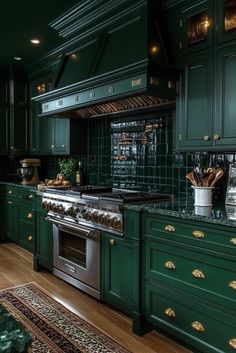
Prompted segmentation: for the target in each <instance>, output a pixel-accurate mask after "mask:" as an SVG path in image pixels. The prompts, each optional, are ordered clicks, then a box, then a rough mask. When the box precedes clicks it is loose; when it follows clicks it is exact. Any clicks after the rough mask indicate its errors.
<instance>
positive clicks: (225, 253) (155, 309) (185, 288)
mask: <svg viewBox="0 0 236 353" xmlns="http://www.w3.org/2000/svg"><path fill="white" fill-rule="evenodd" d="M143 229H144V249H143V250H144V252H143V255H144V278H143V281H142V283H143V293H144V299H143V312H144V321H146V322H148V323H149V324H152V325H153V327H154V328H157V329H160V330H162V331H164V332H166V333H167V334H168V335H172V336H174V337H175V338H176V339H178V340H181V341H182V342H184V343H185V344H187V345H189V346H190V347H191V348H193V349H194V350H197V351H200V352H204V353H219V352H224V353H230V352H233V350H235V349H236V320H235V311H236V272H235V259H236V258H235V249H236V248H234V251H233V249H232V247H233V246H234V247H235V235H234V234H235V232H234V229H232V228H231V229H230V228H229V227H228V228H227V227H224V226H221V225H216V224H212V225H211V224H207V223H203V222H197V221H188V220H184V221H181V220H179V219H178V218H174V217H173V218H172V217H167V216H166V217H165V216H162V215H150V214H144V216H143ZM220 245H221V247H220ZM216 249H217V251H216Z"/></svg>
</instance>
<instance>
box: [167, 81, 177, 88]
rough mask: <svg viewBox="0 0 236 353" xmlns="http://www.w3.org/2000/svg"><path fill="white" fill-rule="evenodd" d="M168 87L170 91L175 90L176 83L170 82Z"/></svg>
mask: <svg viewBox="0 0 236 353" xmlns="http://www.w3.org/2000/svg"><path fill="white" fill-rule="evenodd" d="M167 87H168V88H169V89H175V81H168V83H167Z"/></svg>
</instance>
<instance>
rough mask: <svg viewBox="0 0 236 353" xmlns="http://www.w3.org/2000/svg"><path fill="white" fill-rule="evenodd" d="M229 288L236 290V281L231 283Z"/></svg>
mask: <svg viewBox="0 0 236 353" xmlns="http://www.w3.org/2000/svg"><path fill="white" fill-rule="evenodd" d="M229 287H230V288H232V289H234V290H236V281H231V282H229Z"/></svg>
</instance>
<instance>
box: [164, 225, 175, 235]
mask: <svg viewBox="0 0 236 353" xmlns="http://www.w3.org/2000/svg"><path fill="white" fill-rule="evenodd" d="M165 230H166V231H167V232H170V233H173V232H175V227H174V226H172V225H170V224H168V225H167V226H165Z"/></svg>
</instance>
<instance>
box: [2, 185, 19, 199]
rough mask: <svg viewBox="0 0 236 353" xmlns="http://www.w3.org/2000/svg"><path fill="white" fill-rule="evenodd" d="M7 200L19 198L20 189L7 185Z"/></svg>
mask: <svg viewBox="0 0 236 353" xmlns="http://www.w3.org/2000/svg"><path fill="white" fill-rule="evenodd" d="M5 195H6V198H11V197H12V198H17V197H18V189H17V188H16V187H15V186H10V185H6V188H5Z"/></svg>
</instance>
